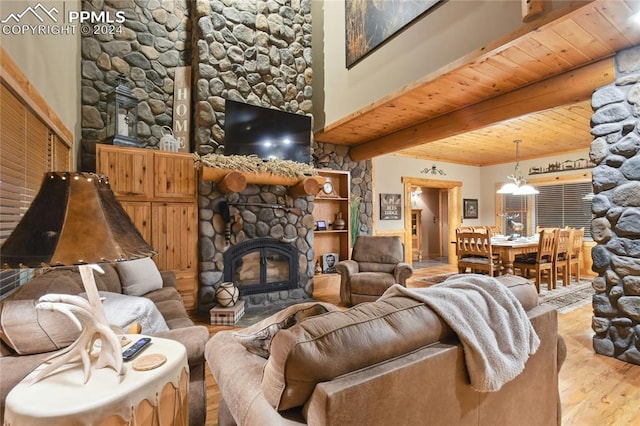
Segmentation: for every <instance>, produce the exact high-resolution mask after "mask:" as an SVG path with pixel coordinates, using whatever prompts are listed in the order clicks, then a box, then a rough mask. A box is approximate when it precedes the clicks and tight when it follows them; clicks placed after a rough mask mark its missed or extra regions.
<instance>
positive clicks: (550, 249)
mask: <svg viewBox="0 0 640 426" xmlns="http://www.w3.org/2000/svg"><path fill="white" fill-rule="evenodd" d="M559 232H560V230H559V229H556V230H554V231H545V230H544V229H543V230H542V231H540V239H539V240H538V252H537V253H536V256H535V257H534V258H529V257H526V258H516V260H515V261H514V262H513V269H514V271H518V270H519V271H520V275H522V276H523V277H526V278H528V277H529V274H530V272H531V271H534V272H535V283H536V289H537V290H538V293H540V284H541V282H542V278H543V276H545V275H546V278H547V288H548V289H552V288H554V287H555V282H554V276H555V274H554V272H553V268H554V263H553V257H554V255H555V249H556V238H557V235H558V233H559ZM545 273H546V274H545Z"/></svg>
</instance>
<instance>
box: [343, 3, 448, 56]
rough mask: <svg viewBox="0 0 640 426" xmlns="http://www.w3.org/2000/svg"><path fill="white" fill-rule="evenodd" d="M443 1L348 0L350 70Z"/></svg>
mask: <svg viewBox="0 0 640 426" xmlns="http://www.w3.org/2000/svg"><path fill="white" fill-rule="evenodd" d="M441 1H442V0H384V1H379V0H345V24H346V39H345V45H346V46H345V47H346V63H347V68H350V67H351V66H352V65H354V64H355V63H356V62H358V61H359V60H360V59H362V58H364V57H365V56H367V55H368V54H369V53H371V52H372V51H373V50H375V49H376V48H378V47H379V46H381V45H382V44H383V43H384V42H385V41H387V40H388V39H390V38H391V37H393V36H394V35H395V34H397V33H398V32H399V31H400V30H401V29H403V28H404V27H406V26H407V25H408V24H410V23H411V22H413V21H414V20H415V19H416V18H418V17H419V16H420V15H422V14H423V13H425V12H426V11H428V10H429V9H431V8H432V7H434V6H435V5H436V4H438V3H439V2H441Z"/></svg>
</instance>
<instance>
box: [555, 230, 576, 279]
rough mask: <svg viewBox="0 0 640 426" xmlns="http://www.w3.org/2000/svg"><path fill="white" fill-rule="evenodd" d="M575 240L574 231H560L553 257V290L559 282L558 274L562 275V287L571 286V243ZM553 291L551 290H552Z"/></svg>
mask: <svg viewBox="0 0 640 426" xmlns="http://www.w3.org/2000/svg"><path fill="white" fill-rule="evenodd" d="M572 240H573V230H572V229H568V228H562V229H560V230H558V234H557V238H556V248H555V254H554V255H553V263H554V264H555V265H554V267H553V274H554V278H553V288H556V283H557V282H558V276H559V275H558V274H559V273H561V274H562V285H563V286H568V285H570V284H571V269H570V264H569V261H570V258H571V255H570V253H571V243H572ZM550 290H551V289H550Z"/></svg>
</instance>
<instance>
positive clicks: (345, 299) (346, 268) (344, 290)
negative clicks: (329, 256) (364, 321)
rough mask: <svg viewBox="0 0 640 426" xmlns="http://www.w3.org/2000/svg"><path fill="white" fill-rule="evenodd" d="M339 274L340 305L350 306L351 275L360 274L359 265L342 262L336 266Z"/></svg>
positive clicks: (351, 262) (351, 261)
mask: <svg viewBox="0 0 640 426" xmlns="http://www.w3.org/2000/svg"><path fill="white" fill-rule="evenodd" d="M336 272H337V273H338V274H340V303H342V304H343V305H345V306H351V304H352V303H351V281H350V280H351V275H354V274H357V273H358V272H360V265H358V262H356V261H355V260H343V261H340V262H338V264H337V265H336Z"/></svg>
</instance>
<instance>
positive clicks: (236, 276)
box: [223, 237, 298, 296]
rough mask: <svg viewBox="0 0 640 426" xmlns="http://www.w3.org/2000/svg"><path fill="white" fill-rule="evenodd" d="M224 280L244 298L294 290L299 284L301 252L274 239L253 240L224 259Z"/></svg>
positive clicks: (237, 245) (240, 245) (234, 247)
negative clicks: (299, 256) (299, 255)
mask: <svg viewBox="0 0 640 426" xmlns="http://www.w3.org/2000/svg"><path fill="white" fill-rule="evenodd" d="M223 261H224V280H225V281H232V282H233V283H235V285H236V286H237V287H238V289H239V290H240V296H243V295H247V294H257V293H268V292H272V291H280V290H291V289H295V288H297V285H298V249H297V248H296V247H295V246H294V245H293V244H289V243H284V242H280V241H278V240H276V239H273V238H267V237H261V238H252V239H249V240H246V241H243V242H241V243H239V244H236V245H234V246H233V247H230V248H229V249H228V250H227V251H226V252H225V254H224V256H223Z"/></svg>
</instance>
